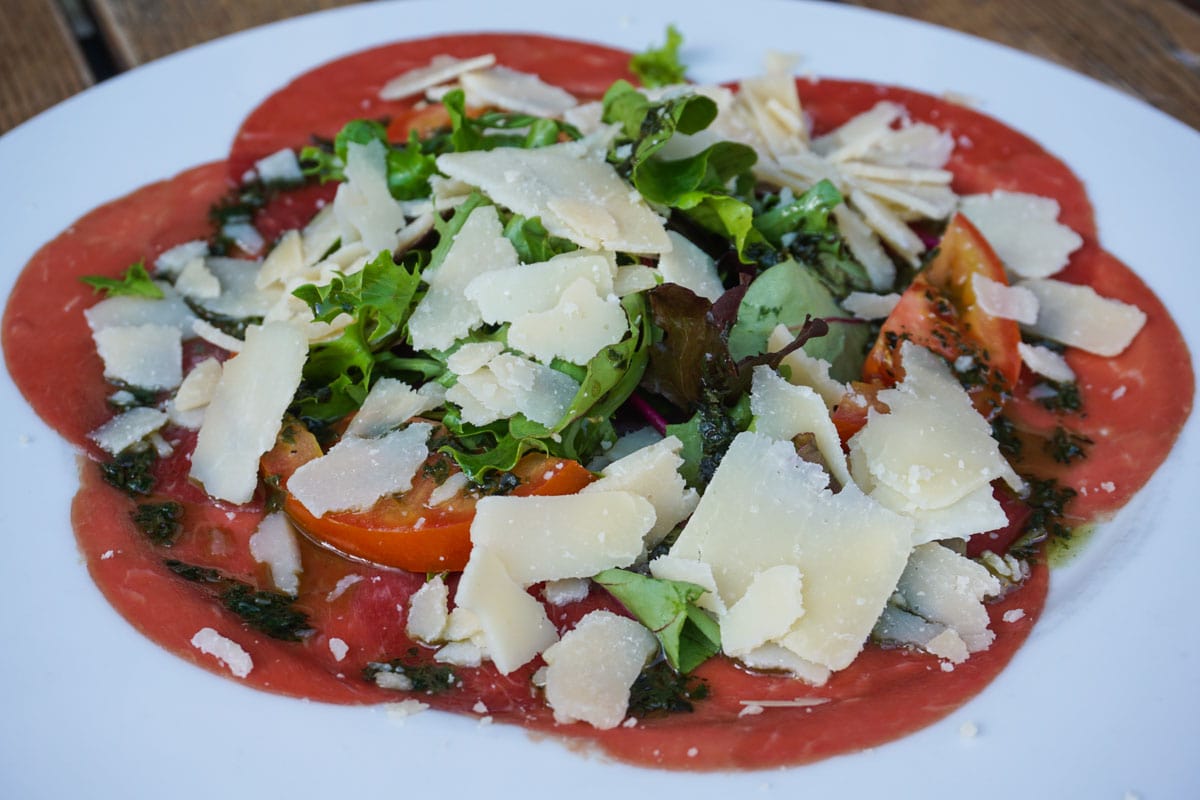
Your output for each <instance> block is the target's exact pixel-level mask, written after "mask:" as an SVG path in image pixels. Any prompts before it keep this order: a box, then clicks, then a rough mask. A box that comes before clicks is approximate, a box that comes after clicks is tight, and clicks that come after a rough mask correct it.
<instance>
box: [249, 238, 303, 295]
mask: <svg viewBox="0 0 1200 800" xmlns="http://www.w3.org/2000/svg"><path fill="white" fill-rule="evenodd" d="M304 268H305V263H304V239H303V237H302V236H301V235H300V231H287V232H286V233H284V234H283V236H282V237H280V239H279V242H278V243H277V244H276V245H275V246H274V247H272V248H271V252H269V253H267V257H266V258H265V259H263V263H262V266H261V267H259V270H258V274H257V275H255V277H254V285H255V286H256V287H258V288H259V289H265V288H267V287H268V286H270V285H271V284H273V283H278V284H280V285H286V284H287V282H288V281H289V280H291V279H292V278H293V277H296V276H297V275H301V274H303V273H304Z"/></svg>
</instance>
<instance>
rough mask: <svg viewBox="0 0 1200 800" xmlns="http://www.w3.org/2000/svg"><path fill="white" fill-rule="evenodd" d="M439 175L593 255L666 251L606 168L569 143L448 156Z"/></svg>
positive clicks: (635, 198) (652, 223)
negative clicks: (534, 219)
mask: <svg viewBox="0 0 1200 800" xmlns="http://www.w3.org/2000/svg"><path fill="white" fill-rule="evenodd" d="M437 165H438V169H439V170H441V171H442V172H443V173H445V174H446V175H448V176H450V177H451V178H457V179H459V180H461V181H465V182H466V183H469V184H471V185H472V186H478V187H479V188H480V189H482V190H483V191H484V193H486V194H487V195H488V196H489V197H491V198H492V199H493V200H495V201H496V202H497V203H501V204H502V205H505V206H507V207H508V208H510V209H512V210H513V211H515V212H517V213H518V214H523V215H525V216H527V217H540V218H541V220H542V224H543V225H545V226H546V230H548V231H549V232H550V233H552V234H554V235H555V236H562V237H564V238H566V239H570V240H571V241H573V242H575V243H576V244H578V245H579V246H580V247H584V248H588V249H592V250H600V249H606V250H614V251H619V252H624V253H635V254H639V255H657V254H660V253H665V252H667V251H668V250H670V249H671V242H670V240H669V239H668V238H667V235H666V231H665V230H664V228H663V221H662V219H661V218H659V217H658V215H656V214H655V213H654V212H653V211H651V210H650V207H649V206H648V205H646V203H645V201H644V200H643V199H642V198H641V197H640V196H639V195H638V194H637V192H635V191H634V190H633V189H632V188H631V187H630V186H629V184H627V183H625V181H624V180H622V179H621V177H620V176H619V175H618V174H617V171H616V170H615V169H614V168H613V167H612V165H610V164H608V163H607V162H604V161H600V160H595V159H592V158H589V157H588V154H587V151H586V149H585V148H583V147H579V146H576V143H567V144H559V145H553V146H551V147H539V148H535V149H531V150H522V149H517V148H511V147H500V148H496V149H495V150H490V151H476V152H468V153H447V154H445V155H442V156H439V157H438V160H437Z"/></svg>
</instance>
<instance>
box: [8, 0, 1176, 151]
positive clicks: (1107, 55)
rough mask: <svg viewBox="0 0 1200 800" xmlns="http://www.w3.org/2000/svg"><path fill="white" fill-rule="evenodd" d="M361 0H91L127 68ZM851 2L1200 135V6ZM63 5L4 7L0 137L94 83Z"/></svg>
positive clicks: (30, 1)
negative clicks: (1008, 51)
mask: <svg viewBox="0 0 1200 800" xmlns="http://www.w3.org/2000/svg"><path fill="white" fill-rule="evenodd" d="M64 1H65V0H58V2H64ZM75 2H79V0H75ZM352 2H355V0H204V2H198V1H197V0H86V5H87V7H88V8H89V9H90V11H91V13H92V15H93V16H94V18H95V20H96V22H97V24H98V25H99V28H100V31H101V33H102V34H103V39H104V43H105V44H106V45H107V48H108V51H109V53H111V57H112V60H113V61H114V62H115V64H116V65H117V67H118V68H121V69H127V68H130V67H134V66H138V65H140V64H144V63H146V62H148V61H152V60H154V59H156V58H159V57H161V56H164V55H167V54H168V53H173V52H175V51H177V50H181V49H183V48H186V47H190V46H192V45H195V44H199V43H200V42H204V41H208V40H209V39H214V38H216V37H218V36H223V35H225V34H229V33H233V32H235V31H239V30H242V29H245V28H248V27H253V26H255V25H261V24H263V23H266V22H271V21H273V20H278V19H284V18H287V17H291V16H296V15H298V14H303V13H308V12H310V11H316V10H320V9H325V8H332V7H336V6H342V5H348V4H350V3H352ZM844 2H847V3H849V4H853V5H859V6H865V7H869V8H875V9H878V10H881V11H887V12H891V13H896V14H901V15H904V16H908V17H913V18H915V19H920V20H924V21H927V22H931V23H934V24H938V25H944V26H946V27H950V28H955V29H957V30H961V31H964V32H966V33H971V34H974V35H977V36H981V37H984V38H987V39H991V40H993V41H996V42H1000V43H1001V44H1006V45H1009V46H1011V47H1015V48H1017V49H1020V50H1024V51H1027V52H1029V53H1032V54H1034V55H1037V56H1040V57H1042V58H1046V59H1049V60H1051V61H1054V62H1057V63H1059V64H1062V65H1063V66H1066V67H1068V68H1070V69H1073V70H1076V71H1078V72H1082V73H1084V74H1086V75H1090V76H1092V77H1094V78H1097V79H1099V80H1101V81H1103V82H1105V83H1107V84H1109V85H1111V86H1114V87H1116V88H1118V89H1120V90H1122V91H1125V92H1128V93H1129V94H1132V95H1133V96H1135V97H1138V98H1140V99H1142V100H1145V101H1146V102H1148V103H1150V104H1151V105H1154V106H1157V107H1158V108H1160V109H1162V110H1163V111H1165V112H1167V113H1168V114H1170V115H1172V116H1174V117H1176V118H1178V119H1180V120H1182V121H1184V122H1185V123H1187V124H1188V125H1191V126H1192V127H1193V128H1196V129H1200V11H1198V10H1197V7H1198V6H1200V0H844ZM55 5H56V2H55V0H0V81H2V83H0V131H3V130H5V129H7V128H8V127H11V126H12V125H14V124H16V123H17V122H19V121H21V120H22V119H24V118H26V117H28V116H30V115H31V114H33V113H35V112H36V111H38V110H40V109H41V108H44V107H45V106H47V105H50V104H51V103H53V102H56V101H57V100H59V99H62V98H64V97H66V96H69V95H70V94H71V93H73V92H75V91H78V90H80V89H82V88H84V87H86V86H87V85H88V84H89V83H90V82H91V81H92V77H91V74H90V73H89V72H88V71H87V68H86V66H85V65H84V63H83V61H82V59H81V57H80V55H79V51H78V48H76V47H74V45H73V43H72V41H71V38H70V35H69V31H68V30H67V28H66V26H65V25H64V24H63V22H62V19H61V14H60V13H58V12H57V10H56V8H55Z"/></svg>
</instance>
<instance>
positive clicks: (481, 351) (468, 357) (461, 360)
mask: <svg viewBox="0 0 1200 800" xmlns="http://www.w3.org/2000/svg"><path fill="white" fill-rule="evenodd" d="M503 352H504V342H467V343H465V344H463V345H461V346H460V347H459V348H458V349H457V350H455V351H454V352H453V353H451V354H450V357H449V358H447V359H446V368H447V369H449V370H450V371H451V372H453V373H454V374H456V375H470V374H471V373H472V372H475V371H477V370H480V369H483V368H484V367H486V366H487V365H488V362H490V361H491V360H492V359H493V358H495V357H496V356H498V355H500V354H501V353H503Z"/></svg>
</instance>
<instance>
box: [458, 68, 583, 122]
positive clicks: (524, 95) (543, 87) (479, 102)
mask: <svg viewBox="0 0 1200 800" xmlns="http://www.w3.org/2000/svg"><path fill="white" fill-rule="evenodd" d="M459 83H461V84H462V88H463V92H464V93H465V94H466V101H467V105H468V106H471V107H474V108H484V107H487V106H494V107H496V108H503V109H505V110H507V111H516V112H519V113H522V114H533V115H535V116H539V117H557V116H559V115H561V114H562V113H563V112H564V111H566V110H567V109H568V108H571V107H573V106H575V105H576V104H577V103H578V101H577V100H576V99H575V98H574V96H572V94H571V93H570V92H568V91H567V90H565V89H561V88H559V87H557V86H554V85H553V84H549V83H546V82H545V81H543V80H542V79H541V78H539V77H538V76H537V75H532V74H530V73H528V72H517V71H516V70H513V69H508V68H507V67H493V68H492V69H489V70H483V71H479V72H466V73H463V75H462V76H461V77H460V78H459Z"/></svg>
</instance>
